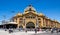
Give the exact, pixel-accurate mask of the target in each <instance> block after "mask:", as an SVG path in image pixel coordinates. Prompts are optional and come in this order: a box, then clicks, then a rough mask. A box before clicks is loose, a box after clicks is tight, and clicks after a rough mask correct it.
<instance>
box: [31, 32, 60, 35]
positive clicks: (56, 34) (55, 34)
mask: <svg viewBox="0 0 60 35" xmlns="http://www.w3.org/2000/svg"><path fill="white" fill-rule="evenodd" d="M32 35H60V33H50V32H47V33H38V34H32Z"/></svg>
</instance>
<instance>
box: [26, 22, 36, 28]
mask: <svg viewBox="0 0 60 35" xmlns="http://www.w3.org/2000/svg"><path fill="white" fill-rule="evenodd" d="M26 28H35V24H34V23H33V22H28V23H27V24H26Z"/></svg>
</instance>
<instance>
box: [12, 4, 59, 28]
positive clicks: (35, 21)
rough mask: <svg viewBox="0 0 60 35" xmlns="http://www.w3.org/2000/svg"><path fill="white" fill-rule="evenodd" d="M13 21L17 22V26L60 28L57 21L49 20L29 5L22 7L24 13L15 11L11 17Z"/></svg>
mask: <svg viewBox="0 0 60 35" xmlns="http://www.w3.org/2000/svg"><path fill="white" fill-rule="evenodd" d="M13 21H14V22H16V23H17V24H18V25H17V27H18V28H19V27H23V28H36V27H39V28H53V27H56V28H60V23H59V22H58V21H56V20H51V19H49V18H48V17H46V16H45V15H44V14H42V13H37V11H36V10H35V8H33V7H32V6H31V5H29V6H28V7H27V8H25V9H24V13H20V12H19V13H17V14H16V15H15V16H14V17H13Z"/></svg>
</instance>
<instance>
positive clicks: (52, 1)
mask: <svg viewBox="0 0 60 35" xmlns="http://www.w3.org/2000/svg"><path fill="white" fill-rule="evenodd" d="M29 4H32V6H33V7H34V8H35V9H36V11H37V12H38V13H40V12H42V13H43V14H44V15H46V16H47V17H49V18H51V19H56V20H58V21H59V22H60V0H0V21H2V20H3V19H4V18H3V15H5V16H6V18H5V19H6V20H8V19H10V18H11V17H12V16H14V15H15V14H17V13H18V11H20V13H23V12H24V9H25V8H26V7H27V6H28V5H29ZM12 11H15V13H12Z"/></svg>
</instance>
